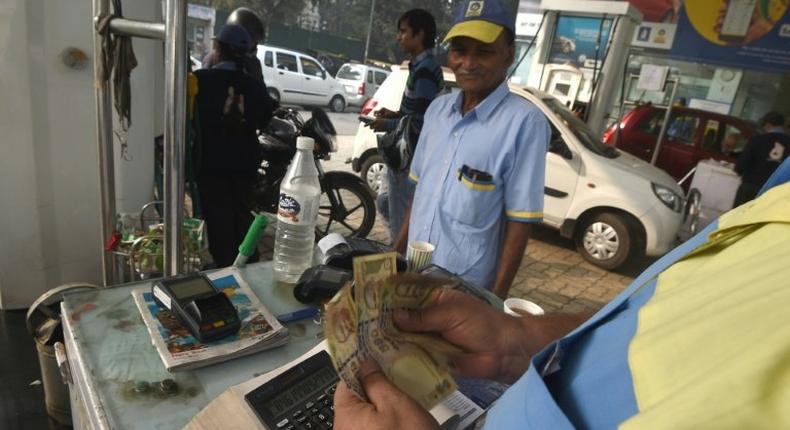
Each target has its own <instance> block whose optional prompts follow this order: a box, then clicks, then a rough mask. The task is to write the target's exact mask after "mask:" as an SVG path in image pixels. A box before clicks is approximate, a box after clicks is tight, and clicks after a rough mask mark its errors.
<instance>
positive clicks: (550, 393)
mask: <svg viewBox="0 0 790 430" xmlns="http://www.w3.org/2000/svg"><path fill="white" fill-rule="evenodd" d="M788 180H790V160H787V161H786V162H785V163H784V164H783V166H782V168H780V170H779V171H777V172H776V173H775V175H774V176H773V178H772V179H771V180H769V182H768V184H767V186H766V188H767V187H774V188H772V189H770V190H767V191H765V190H766V188H764V191H765V194H764V195H763V196H762V197H760V198H758V199H756V200H755V201H752V202H749V203H746V204H744V205H742V206H740V207H738V208H736V209H733V210H732V211H730V212H728V213H727V214H725V215H723V216H722V217H721V218H720V219H719V220H717V221H716V222H714V223H712V224H710V225H709V226H708V227H707V228H706V229H705V230H703V231H702V232H700V233H699V234H697V235H696V236H695V237H693V238H692V239H690V240H689V241H687V242H686V243H684V244H683V245H681V246H680V247H678V248H676V249H674V250H673V251H671V252H670V253H668V254H667V255H665V256H664V257H662V258H661V259H660V260H659V261H657V262H656V263H655V264H653V265H652V266H651V267H650V268H648V269H647V270H645V272H643V273H642V274H641V275H640V276H639V277H637V279H635V280H634V282H633V283H632V284H631V285H630V286H629V287H628V288H627V289H626V290H625V291H623V293H622V294H620V295H619V296H618V297H617V298H615V299H614V300H613V301H612V302H610V303H608V304H607V305H606V306H604V308H602V309H601V310H600V311H599V312H598V313H596V315H595V316H593V317H592V318H591V319H590V320H588V321H587V322H585V323H584V324H583V325H582V326H581V327H579V328H577V329H576V330H574V332H573V333H571V334H569V335H568V336H566V337H565V338H563V339H561V340H559V341H557V342H555V343H554V344H552V345H550V346H549V347H548V348H546V349H545V350H544V351H542V352H541V353H540V354H538V355H536V356H535V357H533V360H532V363H531V366H530V368H529V370H528V371H527V373H526V374H525V375H524V376H523V377H522V378H521V379H520V380H519V381H517V382H516V383H515V384H514V385H513V386H512V387H511V388H510V389H509V390H508V391H507V392H506V393H505V394H504V395H503V396H502V398H500V399H499V401H498V402H497V403H496V404H495V406H494V407H493V408H492V410H491V411H489V414H488V417H487V419H486V426H485V428H490V429H573V428H577V429H599V428H600V429H610V428H621V429H653V428H655V429H667V428H672V429H686V428H687V429H699V428H790V409H788V408H787V407H786V405H788V404H790V403H788V402H790V371H788V369H790V353H788V351H790V325H788V324H787V315H788V313H787V309H788V307H790V289H789V288H787V286H788V284H787V279H789V278H790V265H788V264H787V259H788V255H790V184H787V183H785V184H784V185H781V184H782V183H783V182H786V181H788Z"/></svg>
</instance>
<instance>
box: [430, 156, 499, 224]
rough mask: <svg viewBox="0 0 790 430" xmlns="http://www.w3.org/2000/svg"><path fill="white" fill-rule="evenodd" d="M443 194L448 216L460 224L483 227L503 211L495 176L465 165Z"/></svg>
mask: <svg viewBox="0 0 790 430" xmlns="http://www.w3.org/2000/svg"><path fill="white" fill-rule="evenodd" d="M448 182H449V183H448V187H447V188H446V189H445V190H444V194H443V196H442V199H443V204H442V209H443V211H444V213H445V215H446V216H447V217H448V218H450V219H453V220H455V221H457V222H459V223H461V224H466V225H469V226H473V227H483V226H484V225H486V224H488V223H490V220H491V218H492V217H493V216H497V214H498V213H500V212H501V208H500V207H499V206H500V205H498V204H497V203H498V200H499V196H500V194H501V189H500V185H498V184H497V183H496V182H495V181H494V178H493V176H492V175H491V174H490V173H488V172H486V171H482V170H476V169H473V168H470V167H468V166H466V165H464V166H463V167H462V168H461V169H459V170H458V172H456V176H455V180H451V181H448Z"/></svg>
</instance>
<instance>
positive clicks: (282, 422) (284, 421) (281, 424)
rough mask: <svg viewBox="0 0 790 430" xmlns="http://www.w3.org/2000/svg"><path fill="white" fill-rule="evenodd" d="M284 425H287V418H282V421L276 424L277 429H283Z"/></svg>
mask: <svg viewBox="0 0 790 430" xmlns="http://www.w3.org/2000/svg"><path fill="white" fill-rule="evenodd" d="M286 424H288V418H283V420H282V421H280V422H279V423H277V428H278V429H281V428H283V427H285V425H286Z"/></svg>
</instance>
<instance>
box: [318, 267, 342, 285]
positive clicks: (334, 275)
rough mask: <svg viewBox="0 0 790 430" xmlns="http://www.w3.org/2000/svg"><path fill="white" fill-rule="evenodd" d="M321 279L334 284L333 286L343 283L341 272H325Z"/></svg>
mask: <svg viewBox="0 0 790 430" xmlns="http://www.w3.org/2000/svg"><path fill="white" fill-rule="evenodd" d="M321 277H322V278H323V279H324V280H325V281H327V282H329V283H332V284H339V283H341V282H343V274H342V273H340V272H335V271H332V270H327V271H325V272H324V273H322V274H321Z"/></svg>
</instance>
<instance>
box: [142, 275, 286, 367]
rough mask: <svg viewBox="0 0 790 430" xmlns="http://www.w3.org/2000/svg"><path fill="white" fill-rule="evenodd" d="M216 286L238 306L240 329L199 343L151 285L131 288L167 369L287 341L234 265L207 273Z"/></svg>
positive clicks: (223, 358)
mask: <svg viewBox="0 0 790 430" xmlns="http://www.w3.org/2000/svg"><path fill="white" fill-rule="evenodd" d="M207 276H208V278H209V279H211V282H212V283H213V284H214V287H215V288H216V289H217V290H219V291H222V292H223V293H225V295H227V296H228V298H229V299H230V301H231V303H233V305H234V306H235V307H236V310H237V312H238V313H239V318H240V319H241V329H239V332H238V333H236V334H233V335H231V336H228V337H226V338H224V339H220V340H217V341H214V342H210V343H205V344H204V343H200V342H198V340H197V339H195V337H194V336H192V335H191V334H189V331H187V329H186V328H185V327H184V326H183V325H181V322H180V321H179V320H178V318H177V317H176V315H174V314H173V313H171V312H170V311H168V310H167V309H162V308H160V307H159V305H157V304H156V302H155V301H154V298H153V295H152V294H151V290H150V288H141V289H136V290H133V291H132V296H133V297H134V301H135V303H136V304H137V308H138V309H139V311H140V314H141V316H142V317H143V321H144V322H145V326H146V328H147V329H148V333H149V334H150V335H151V342H152V343H153V345H154V347H156V350H157V352H159V356H160V357H161V358H162V362H163V363H164V365H165V368H167V370H168V371H171V372H172V371H178V370H187V369H195V368H198V367H203V366H208V365H210V364H214V363H219V362H222V361H226V360H230V359H232V358H236V357H241V356H244V355H247V354H252V353H255V352H258V351H263V350H266V349H270V348H274V347H276V346H280V345H283V344H285V343H286V342H287V341H288V329H287V328H285V327H283V326H282V325H281V324H280V323H279V322H278V321H277V319H276V318H275V317H274V315H272V314H271V312H269V310H268V309H266V307H265V306H264V305H263V304H262V303H261V302H260V300H258V297H257V296H256V295H255V293H254V292H253V291H252V290H251V289H250V287H249V286H248V285H247V283H246V282H244V280H243V279H242V277H241V275H240V274H239V272H238V270H237V269H235V268H227V269H222V270H219V271H216V272H213V273H211V274H208V275H207Z"/></svg>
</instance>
